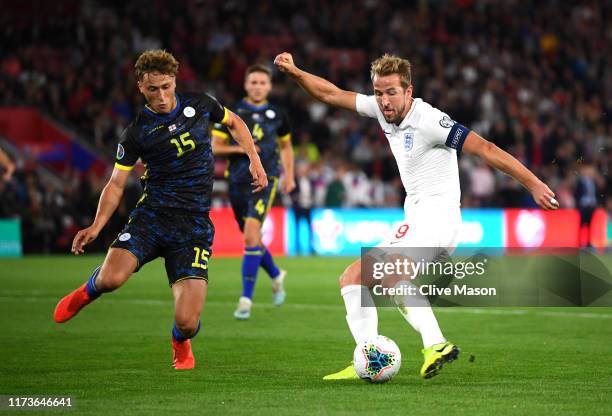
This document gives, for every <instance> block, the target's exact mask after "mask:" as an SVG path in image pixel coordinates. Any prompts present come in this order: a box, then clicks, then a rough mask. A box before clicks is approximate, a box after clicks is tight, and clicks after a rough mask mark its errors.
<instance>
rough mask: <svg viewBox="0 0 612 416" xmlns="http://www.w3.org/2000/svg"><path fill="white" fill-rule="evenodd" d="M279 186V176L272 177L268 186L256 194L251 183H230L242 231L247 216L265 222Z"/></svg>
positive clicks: (233, 206)
mask: <svg viewBox="0 0 612 416" xmlns="http://www.w3.org/2000/svg"><path fill="white" fill-rule="evenodd" d="M277 186H278V178H276V177H272V178H270V180H269V181H268V186H266V187H265V188H264V189H262V190H261V191H259V192H257V193H255V194H254V193H253V187H252V186H251V184H250V183H230V187H229V196H230V202H231V204H232V209H233V210H234V217H236V221H238V225H239V226H240V230H241V231H244V221H245V220H246V219H247V218H255V219H256V220H258V221H259V222H260V223H262V224H263V222H264V220H265V219H266V215H267V214H268V211H269V210H270V207H271V206H272V203H273V202H274V197H275V196H276V188H277Z"/></svg>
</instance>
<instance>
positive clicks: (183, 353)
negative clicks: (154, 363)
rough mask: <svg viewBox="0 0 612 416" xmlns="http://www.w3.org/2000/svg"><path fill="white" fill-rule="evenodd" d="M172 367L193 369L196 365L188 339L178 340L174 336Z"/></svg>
mask: <svg viewBox="0 0 612 416" xmlns="http://www.w3.org/2000/svg"><path fill="white" fill-rule="evenodd" d="M172 367H174V368H175V369H176V370H191V369H193V367H195V357H194V356H193V351H191V342H189V340H188V339H186V340H185V341H183V342H178V341H177V340H175V339H174V337H172Z"/></svg>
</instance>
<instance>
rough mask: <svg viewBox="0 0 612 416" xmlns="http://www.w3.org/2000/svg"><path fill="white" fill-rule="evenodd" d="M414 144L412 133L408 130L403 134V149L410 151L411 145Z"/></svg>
mask: <svg viewBox="0 0 612 416" xmlns="http://www.w3.org/2000/svg"><path fill="white" fill-rule="evenodd" d="M413 144H414V133H413V132H408V133H406V134H404V150H405V151H407V152H408V151H410V150H411V149H412V145H413Z"/></svg>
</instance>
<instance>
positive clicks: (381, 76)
mask: <svg viewBox="0 0 612 416" xmlns="http://www.w3.org/2000/svg"><path fill="white" fill-rule="evenodd" d="M274 63H275V65H277V66H278V68H279V69H280V70H281V71H282V72H285V73H286V74H287V75H289V76H290V77H291V78H293V80H294V81H296V82H297V83H298V84H299V85H300V86H301V87H302V88H304V90H306V92H307V93H308V94H310V95H311V96H312V97H314V98H315V99H317V100H319V101H322V102H324V103H326V104H330V105H333V106H336V107H340V108H345V109H347V110H352V111H355V112H357V113H359V114H360V115H362V116H366V117H371V118H376V119H377V120H378V122H379V123H380V126H381V128H382V129H383V132H384V134H385V136H386V137H387V140H388V141H389V145H390V146H391V150H392V152H393V155H394V157H395V160H396V162H397V164H398V167H399V172H400V176H401V179H402V183H403V185H404V188H405V190H406V201H405V203H404V211H405V217H406V218H405V220H404V221H405V224H402V225H401V226H400V227H399V228H398V229H397V230H395V231H394V234H393V235H392V236H391V237H390V239H389V240H388V241H386V242H384V243H383V244H381V246H388V245H389V244H399V245H400V246H403V247H434V248H439V249H440V250H443V249H444V250H447V252H452V250H453V249H454V247H455V246H456V243H457V237H458V233H459V228H460V226H461V212H460V209H459V205H460V196H461V191H460V188H459V170H458V166H457V152H460V151H463V152H466V153H469V154H473V155H477V156H479V157H480V158H482V159H483V160H484V161H485V162H487V164H489V165H490V166H493V167H495V168H497V169H499V170H501V171H502V172H504V173H506V174H508V175H510V176H512V177H513V178H515V179H516V180H518V181H519V182H520V183H521V184H522V185H523V186H524V187H525V188H527V189H528V190H529V192H531V194H532V196H533V198H534V200H535V201H536V203H537V204H538V205H539V206H540V207H542V208H544V209H547V210H548V209H556V208H558V203H557V201H556V200H555V198H554V196H555V195H554V193H553V192H552V191H551V190H550V188H549V187H548V186H547V185H546V184H545V183H544V182H542V181H541V180H539V179H538V178H537V177H536V176H535V175H534V174H533V173H532V172H531V171H529V169H527V168H526V167H525V166H524V165H523V164H521V163H520V162H519V161H518V160H516V159H515V158H514V157H513V156H512V155H510V154H508V153H507V152H505V151H503V150H501V149H500V148H498V147H497V146H495V145H494V144H493V143H491V142H489V141H487V140H485V139H483V138H482V137H480V136H479V135H478V134H476V133H475V132H473V131H471V130H469V129H468V128H466V127H465V126H463V125H461V124H459V123H456V122H455V121H453V120H452V119H451V118H450V117H449V116H448V115H447V114H445V113H443V112H442V111H440V110H438V109H437V108H435V107H432V106H431V105H429V104H428V103H426V102H424V101H423V100H421V99H420V98H413V97H412V90H413V87H412V83H411V67H410V62H409V61H408V60H406V59H402V58H399V57H397V56H393V55H384V56H382V57H381V58H379V59H377V60H375V61H374V62H373V63H372V66H371V71H370V75H371V79H372V84H373V87H374V95H370V96H366V95H362V94H358V93H355V92H351V91H345V90H342V89H340V88H338V87H337V86H336V85H334V84H332V83H331V82H329V81H327V80H325V79H323V78H320V77H318V76H316V75H313V74H310V73H308V72H305V71H303V70H301V69H299V68H298V67H296V66H295V64H294V62H293V57H292V56H291V54H289V53H286V52H285V53H282V54H280V55H278V56H277V57H276V58H275V60H274ZM361 278H362V276H361V260H357V261H355V262H354V263H352V264H351V265H350V266H348V267H347V268H346V270H345V271H344V273H343V274H342V276H340V288H341V289H340V292H341V294H342V297H343V299H344V303H345V306H346V320H347V323H348V326H349V328H350V330H351V333H352V335H353V338H354V339H355V342H356V343H359V342H360V341H362V340H365V339H368V338H372V337H375V336H376V335H378V314H377V311H376V308H374V307H363V306H362V302H365V303H367V304H370V305H371V304H373V303H372V302H370V301H371V294H370V291H369V287H368V286H366V285H364V284H363V283H364V282H362V279H361ZM394 300H395V302H396V303H397V304H398V307H399V310H400V312H401V313H402V315H403V316H404V317H405V319H406V320H407V321H408V323H409V324H410V325H411V326H412V327H413V328H414V329H415V330H416V331H417V332H419V333H420V334H421V337H422V340H423V355H424V363H423V366H422V367H421V372H420V374H421V376H422V377H423V378H430V377H432V376H434V375H436V374H437V373H438V371H439V370H440V369H441V368H442V365H443V364H444V363H447V362H451V361H453V360H455V359H456V358H457V357H458V355H459V348H458V347H457V346H455V345H454V344H453V343H451V342H449V341H447V340H446V339H445V338H444V336H443V335H442V331H441V330H440V327H439V326H438V322H437V320H436V318H435V316H434V314H433V311H432V309H431V306H429V304H428V303H426V304H424V305H420V306H419V307H414V306H413V307H407V306H406V305H407V304H408V302H407V299H402V297H396V298H395V299H394ZM356 378H358V377H357V374H356V373H355V370H354V368H353V366H352V365H350V366H348V367H347V368H345V369H344V370H341V371H339V372H337V373H334V374H330V375H328V376H325V377H324V379H325V380H342V379H356Z"/></svg>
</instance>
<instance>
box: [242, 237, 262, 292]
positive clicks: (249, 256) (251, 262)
mask: <svg viewBox="0 0 612 416" xmlns="http://www.w3.org/2000/svg"><path fill="white" fill-rule="evenodd" d="M261 255H262V251H261V247H259V246H255V247H246V248H245V249H244V257H243V259H242V296H244V297H247V298H249V299H253V291H254V290H255V282H256V281H257V269H259V263H261Z"/></svg>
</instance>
